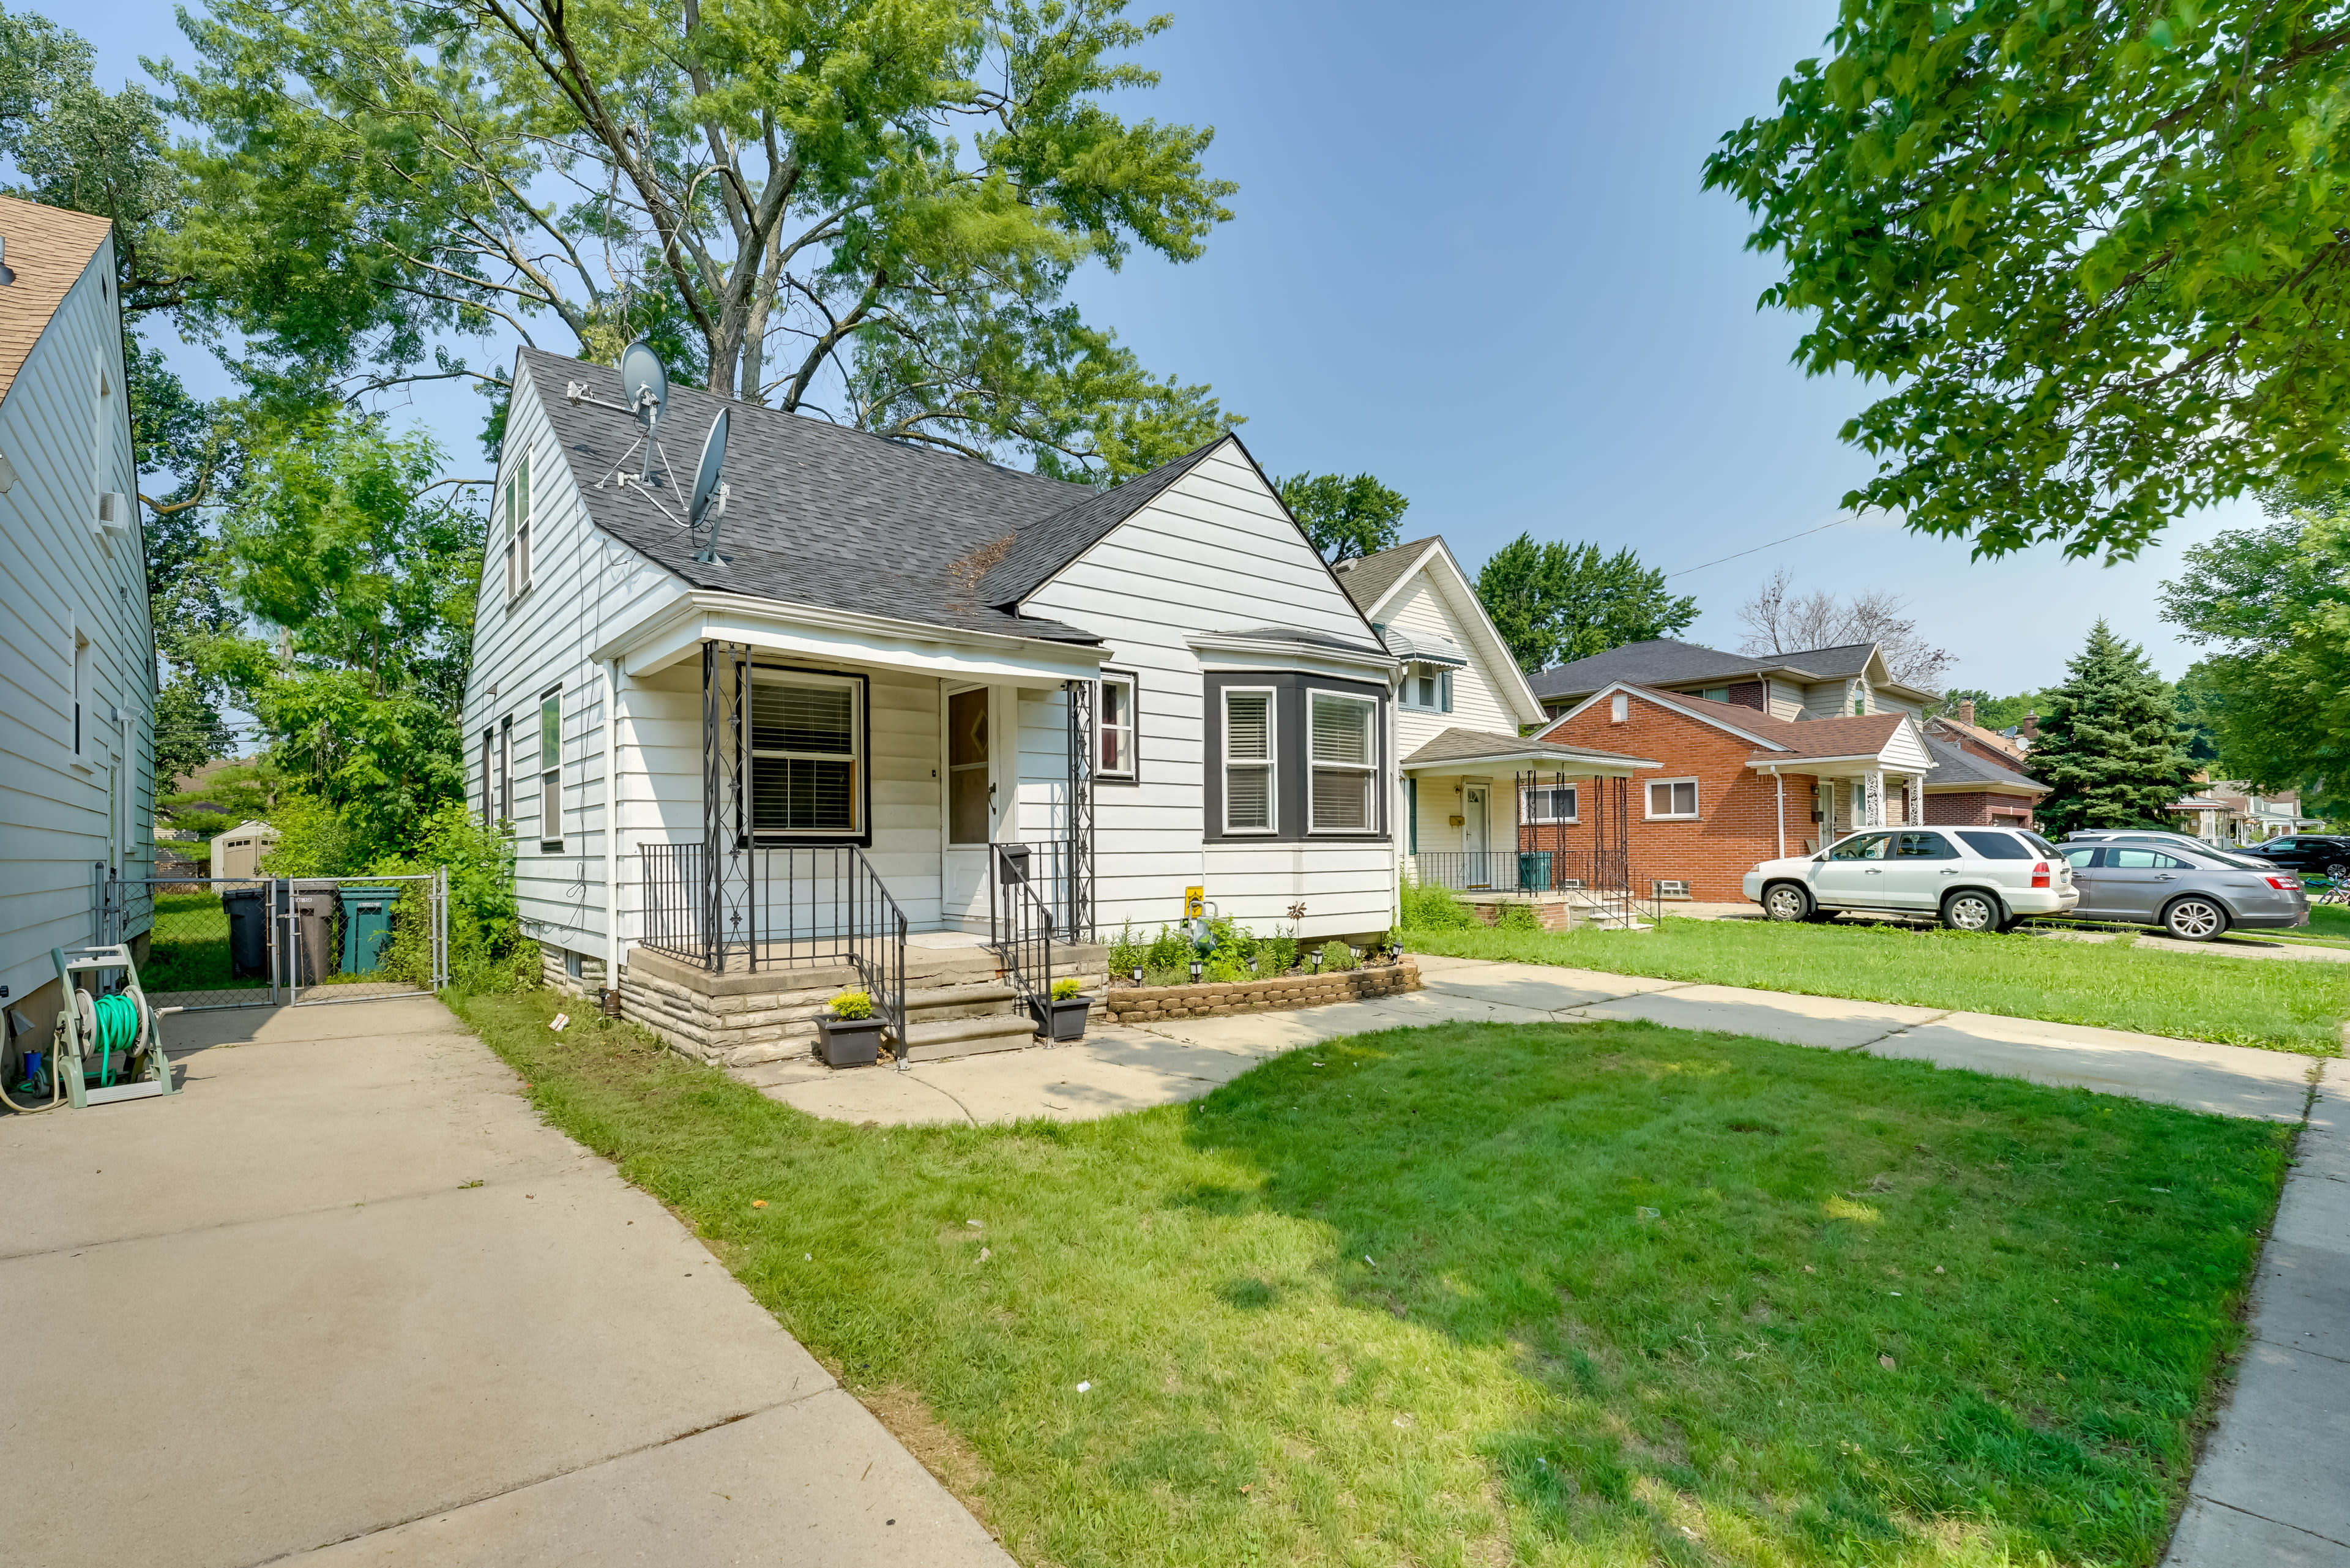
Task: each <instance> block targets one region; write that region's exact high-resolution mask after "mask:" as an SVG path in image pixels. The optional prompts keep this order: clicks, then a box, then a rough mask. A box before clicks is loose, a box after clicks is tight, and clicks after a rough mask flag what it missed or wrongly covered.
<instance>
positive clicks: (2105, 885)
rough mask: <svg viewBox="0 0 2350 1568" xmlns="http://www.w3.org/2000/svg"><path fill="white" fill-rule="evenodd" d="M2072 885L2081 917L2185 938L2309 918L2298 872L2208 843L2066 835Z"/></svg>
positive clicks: (2297, 923)
mask: <svg viewBox="0 0 2350 1568" xmlns="http://www.w3.org/2000/svg"><path fill="white" fill-rule="evenodd" d="M2064 858H2065V860H2066V861H2068V862H2070V863H2071V865H2072V867H2073V886H2074V888H2078V889H2079V890H2080V894H2081V901H2080V902H2079V903H2078V904H2077V905H2075V906H2074V909H2073V911H2072V912H2073V914H2074V916H2076V917H2077V918H2079V919H2084V920H2125V921H2129V922H2132V923H2135V924H2138V925H2147V926H2160V927H2161V928H2162V929H2164V930H2166V931H2168V932H2169V933H2170V934H2171V935H2172V936H2174V937H2178V938H2181V939H2183V940H2187V941H2190V942H2208V941H2210V940H2211V939H2212V938H2213V937H2216V936H2218V935H2219V934H2220V932H2222V931H2224V930H2226V929H2228V928H2229V927H2230V926H2242V927H2245V928H2246V929H2262V928H2276V927H2282V926H2305V925H2307V924H2309V896H2308V895H2307V894H2306V893H2303V891H2302V888H2301V878H2300V877H2297V876H2295V875H2293V873H2292V872H2289V871H2285V870H2283V869H2282V868H2276V869H2272V868H2270V867H2264V866H2261V865H2259V864H2258V863H2257V862H2253V861H2250V860H2247V859H2245V858H2243V857H2239V856H2235V855H2231V854H2228V853H2226V852H2225V851H2221V850H2217V849H2212V848H2210V847H2208V846H2207V847H2202V848H2195V849H2190V848H2187V847H2184V846H2172V845H2167V844H2161V845H2158V844H2131V843H2124V842H2116V841H2115V840H2111V839H2108V840H2106V841H2104V842H2102V843H2087V844H2084V843H2079V842H2073V841H2068V842H2067V843H2066V844H2065V845H2064Z"/></svg>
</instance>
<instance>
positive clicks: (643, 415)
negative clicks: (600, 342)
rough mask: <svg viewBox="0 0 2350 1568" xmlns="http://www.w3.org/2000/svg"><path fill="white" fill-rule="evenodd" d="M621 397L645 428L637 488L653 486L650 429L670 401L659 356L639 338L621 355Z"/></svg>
mask: <svg viewBox="0 0 2350 1568" xmlns="http://www.w3.org/2000/svg"><path fill="white" fill-rule="evenodd" d="M620 397H621V400H623V401H625V402H626V403H627V404H628V405H629V407H630V408H632V409H634V410H636V411H637V421H638V422H639V424H641V425H643V426H644V427H645V459H644V462H643V464H642V466H641V467H640V468H639V471H638V473H637V482H638V483H639V484H645V485H650V484H651V483H652V482H653V443H652V432H653V427H654V426H655V425H657V424H659V423H660V415H661V409H662V407H663V406H664V405H665V404H667V403H668V401H669V371H668V370H666V369H663V368H662V366H661V362H660V355H658V354H656V353H654V352H653V346H652V345H651V344H650V343H648V342H646V341H645V340H644V339H643V338H641V337H639V339H637V341H635V342H634V343H631V344H629V346H628V347H627V348H624V349H622V350H621V351H620Z"/></svg>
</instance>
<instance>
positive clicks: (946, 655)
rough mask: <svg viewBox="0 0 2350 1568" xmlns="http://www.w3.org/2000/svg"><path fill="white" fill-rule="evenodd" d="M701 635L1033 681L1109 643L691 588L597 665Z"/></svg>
mask: <svg viewBox="0 0 2350 1568" xmlns="http://www.w3.org/2000/svg"><path fill="white" fill-rule="evenodd" d="M704 642H739V643H742V644H744V645H745V646H747V647H749V648H752V649H757V650H760V651H762V652H768V653H780V654H785V655H789V656H791V657H794V658H798V659H820V660H824V661H826V662H827V663H845V664H873V665H880V666H883V667H885V668H889V669H893V670H921V671H923V672H925V673H928V674H933V675H939V676H943V677H948V678H951V679H959V680H993V681H1002V682H1004V683H1007V684H1011V685H1015V686H1036V687H1054V686H1058V685H1059V684H1060V683H1061V682H1062V681H1064V680H1091V679H1093V677H1094V675H1095V674H1096V673H1097V671H1098V670H1100V668H1101V662H1102V660H1103V659H1106V658H1107V657H1108V649H1106V648H1104V647H1102V646H1101V645H1100V644H1098V643H1083V642H1067V641H1055V640H1053V639H1047V638H1027V637H1008V636H1005V635H1004V634H1003V633H1001V632H993V631H976V630H959V629H956V628H949V627H940V626H933V625H930V624H927V623H924V622H921V621H908V620H896V619H892V618H889V617H887V616H876V615H858V614H856V613H853V612H849V611H843V610H837V609H832V608H828V607H823V606H817V605H795V604H788V603H785V602H783V601H781V600H776V599H767V598H758V597H753V596H750V595H746V594H727V593H712V592H696V593H691V594H688V595H685V596H684V597H681V598H679V599H677V600H675V601H673V602H671V604H669V605H666V606H664V607H662V608H660V610H659V611H657V612H655V613H654V614H653V615H651V616H650V617H648V618H646V619H644V620H643V621H640V622H639V623H638V624H637V625H635V626H633V627H631V628H629V629H628V630H626V631H624V632H621V633H619V635H618V636H615V637H612V638H609V639H606V640H605V642H604V643H603V644H602V646H600V647H598V649H596V650H595V654H594V657H595V658H596V659H597V660H598V662H601V661H603V660H605V659H619V660H620V666H621V669H622V670H624V671H625V672H626V673H628V674H629V675H630V676H634V677H642V676H647V675H651V674H655V673H657V672H659V671H660V670H666V669H668V668H669V667H670V666H671V665H673V664H677V663H679V662H681V661H682V660H684V659H690V658H691V657H692V656H693V654H694V651H695V650H696V649H699V648H700V647H701V646H702V644H703V643H704Z"/></svg>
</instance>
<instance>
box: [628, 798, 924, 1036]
mask: <svg viewBox="0 0 2350 1568" xmlns="http://www.w3.org/2000/svg"><path fill="white" fill-rule="evenodd" d="M639 853H640V854H641V856H642V857H643V859H642V867H643V870H642V877H643V889H644V935H643V936H642V937H640V938H639V939H638V944H637V945H638V946H639V947H647V948H651V949H653V950H655V951H658V952H664V953H667V954H669V955H670V956H671V958H675V959H679V960H681V961H684V962H687V963H690V964H692V965H694V966H695V967H696V968H699V969H705V970H708V971H711V972H712V973H713V974H723V973H724V972H725V971H727V970H728V969H730V968H732V967H733V965H735V964H736V963H740V964H741V965H742V967H743V968H744V969H746V970H750V971H759V970H769V969H773V970H783V969H815V968H821V967H823V966H826V965H830V964H847V965H848V966H849V967H851V968H852V969H854V970H855V971H857V977H858V982H859V983H860V984H861V985H862V986H863V987H864V988H865V990H866V991H867V992H868V993H869V994H870V995H871V996H872V998H873V1013H874V1016H875V1017H877V1018H879V1019H881V1020H882V1021H883V1023H886V1024H887V1025H888V1026H889V1032H890V1033H889V1038H890V1041H891V1044H892V1045H893V1046H894V1047H897V1048H898V1050H897V1054H898V1059H899V1065H901V1066H902V1065H903V1064H904V1063H905V1052H904V1050H903V1046H904V1044H905V1039H906V914H905V911H904V910H902V909H899V907H898V900H897V899H896V898H893V897H891V896H890V893H889V888H888V886H887V885H886V884H884V883H883V882H882V880H881V877H880V874H879V872H877V871H875V870H874V869H873V863H872V862H871V861H869V860H868V859H867V858H866V857H865V852H864V851H863V850H861V849H858V847H857V846H854V845H848V844H840V845H831V844H826V845H760V846H755V847H752V848H747V849H738V850H735V851H734V852H733V853H732V854H729V855H726V856H724V857H721V859H720V861H719V862H718V863H717V865H716V867H715V871H716V873H717V875H716V876H713V874H712V872H713V867H712V860H711V858H710V857H709V856H708V855H707V854H705V853H704V851H703V848H702V846H701V845H699V844H647V845H643V846H639ZM720 877H723V880H724V882H725V886H723V887H722V886H721V885H720V880H719V878H720ZM721 909H723V910H725V911H726V917H725V919H723V921H722V920H721V919H718V918H717V912H718V911H719V910H721Z"/></svg>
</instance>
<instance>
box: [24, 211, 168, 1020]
mask: <svg viewBox="0 0 2350 1568" xmlns="http://www.w3.org/2000/svg"><path fill="white" fill-rule="evenodd" d="M128 404H129V399H128V398H127V397H126V395H125V392H124V386H123V352H122V318H121V313H120V307H119V305H118V302H117V300H116V298H115V293H114V245H113V241H112V238H111V230H110V226H109V223H107V221H106V220H105V219H103V218H93V217H88V216H86V215H85V214H82V213H68V212H61V211H58V210H57V209H56V208H53V207H44V206H38V205H36V204H34V203H32V202H19V201H15V200H12V199H8V198H5V197H0V588H5V597H0V984H5V986H6V987H7V988H8V1000H7V1005H8V1006H10V1007H14V1008H16V1009H18V1010H19V1011H20V1012H23V1014H24V1015H25V1017H26V1019H27V1020H28V1021H29V1022H31V1023H33V1025H34V1027H35V1028H36V1029H38V1028H39V1027H41V1026H42V1024H43V1023H45V1021H46V1014H47V1012H54V1011H55V1008H56V1005H57V1004H56V1002H55V1001H54V999H53V998H52V997H48V996H44V995H43V994H41V989H42V987H43V985H44V982H45V981H46V982H47V986H48V987H50V988H52V989H53V988H54V987H55V985H56V983H57V981H56V973H57V971H56V970H55V969H54V967H53V966H52V965H51V962H50V959H49V950H50V949H51V948H53V947H75V946H79V945H82V944H85V943H87V942H88V941H90V940H92V939H93V935H94V931H95V926H96V920H97V915H98V898H99V888H100V886H101V885H102V884H103V882H104V880H105V878H106V877H107V876H108V874H109V872H112V873H114V874H116V875H120V876H125V877H143V876H146V875H148V874H149V867H151V865H152V862H153V858H154V843H153V834H154V810H153V802H154V722H155V653H154V636H153V631H152V628H151V627H150V625H149V623H148V610H147V568H146V562H145V557H144V555H143V553H142V552H143V544H142V540H141V536H140V526H139V517H138V512H137V508H136V497H137V491H138V475H137V473H136V472H135V470H134V467H133V464H132V459H131V445H130V410H129V407H128ZM143 934H144V932H143V931H142V930H141V929H140V928H139V926H138V925H137V924H136V923H135V922H134V924H133V925H132V926H131V927H130V929H128V930H127V931H126V932H125V935H126V936H128V937H130V938H131V939H133V940H135V939H137V938H139V937H140V936H142V935H143Z"/></svg>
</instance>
